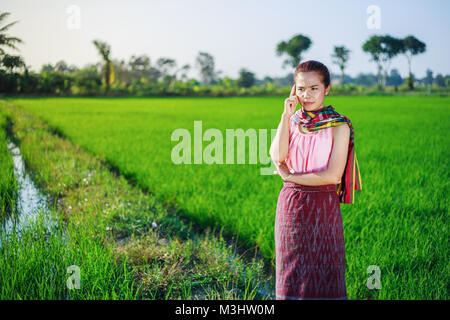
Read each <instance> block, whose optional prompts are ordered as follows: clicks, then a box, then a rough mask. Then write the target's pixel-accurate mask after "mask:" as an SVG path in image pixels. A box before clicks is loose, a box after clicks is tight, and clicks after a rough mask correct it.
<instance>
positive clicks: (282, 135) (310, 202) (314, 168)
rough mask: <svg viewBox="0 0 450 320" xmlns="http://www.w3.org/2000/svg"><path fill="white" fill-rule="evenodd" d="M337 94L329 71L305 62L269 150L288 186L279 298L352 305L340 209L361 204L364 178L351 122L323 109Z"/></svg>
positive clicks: (278, 240)
mask: <svg viewBox="0 0 450 320" xmlns="http://www.w3.org/2000/svg"><path fill="white" fill-rule="evenodd" d="M330 88H331V87H330V74H329V71H328V69H327V67H326V66H325V65H323V64H322V63H320V62H318V61H314V60H310V61H306V62H303V63H300V64H299V65H298V66H297V68H296V70H295V73H294V86H293V87H292V90H291V94H290V97H289V98H287V99H286V100H285V103H284V112H283V114H282V117H281V122H280V124H279V126H278V130H277V134H276V136H275V138H274V140H273V143H272V145H271V147H270V156H271V158H272V161H273V162H274V163H275V166H276V167H277V169H278V170H277V171H276V172H275V173H276V174H279V175H280V176H281V177H282V179H283V181H284V183H283V188H282V189H281V191H280V195H279V197H278V203H277V211H276V218H275V251H276V299H347V291H346V287H345V247H344V230H343V225H342V217H341V211H340V203H353V202H354V191H355V190H360V189H361V177H360V174H359V168H358V162H357V160H356V154H355V151H354V132H353V127H352V124H351V122H350V119H348V118H347V117H345V116H343V115H341V114H339V113H337V112H336V111H335V110H334V108H333V107H332V106H331V105H329V106H326V107H324V105H323V101H324V98H325V96H326V95H327V94H328V92H329V91H330ZM298 103H300V105H301V106H302V108H301V109H300V110H298V111H297V112H295V109H296V106H297V104H298Z"/></svg>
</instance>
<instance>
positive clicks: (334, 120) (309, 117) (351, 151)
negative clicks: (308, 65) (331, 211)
mask: <svg viewBox="0 0 450 320" xmlns="http://www.w3.org/2000/svg"><path fill="white" fill-rule="evenodd" d="M293 120H294V121H295V122H296V123H298V124H299V125H300V126H301V127H302V128H303V129H304V130H306V131H310V132H311V131H317V130H321V129H325V128H329V127H335V126H338V125H341V122H346V123H347V124H348V126H349V127H350V142H349V145H348V156H347V163H346V165H345V170H344V175H343V176H342V179H341V183H340V184H339V185H338V188H337V193H338V196H339V202H341V203H351V204H353V203H354V197H355V190H361V189H362V185H361V175H360V172H359V166H358V160H357V159H356V153H355V148H354V147H355V133H354V130H353V126H352V123H351V121H350V119H349V118H347V117H346V116H344V115H341V114H339V113H338V112H336V111H335V110H334V108H333V107H332V106H327V107H323V108H322V109H320V110H316V111H306V110H304V109H303V107H302V108H301V109H300V110H299V112H296V113H294V115H293Z"/></svg>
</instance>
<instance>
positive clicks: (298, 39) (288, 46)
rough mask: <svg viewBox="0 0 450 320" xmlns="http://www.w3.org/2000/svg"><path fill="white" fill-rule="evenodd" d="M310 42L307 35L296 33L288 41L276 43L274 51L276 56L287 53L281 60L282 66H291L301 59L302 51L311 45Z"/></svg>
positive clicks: (295, 65) (294, 65)
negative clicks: (286, 56)
mask: <svg viewBox="0 0 450 320" xmlns="http://www.w3.org/2000/svg"><path fill="white" fill-rule="evenodd" d="M311 44H312V42H311V39H309V38H308V37H307V36H304V35H302V34H298V35H296V36H294V37H292V38H291V39H290V40H289V41H288V42H285V41H282V42H280V43H278V45H277V48H276V53H277V55H278V56H281V55H282V54H287V55H288V58H286V59H285V60H284V61H283V68H285V66H286V65H289V66H291V67H293V68H295V67H297V65H298V64H299V63H300V61H302V53H303V51H306V50H308V49H309V47H310V46H311Z"/></svg>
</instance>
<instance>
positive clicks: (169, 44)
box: [0, 0, 450, 79]
mask: <svg viewBox="0 0 450 320" xmlns="http://www.w3.org/2000/svg"><path fill="white" fill-rule="evenodd" d="M373 6H375V11H373V10H371V9H370V8H372V7H373ZM0 11H7V12H11V15H10V16H9V17H8V20H6V22H4V24H2V26H3V25H5V24H6V23H9V22H13V21H16V20H19V22H18V23H17V24H16V25H14V26H13V27H11V28H10V29H9V30H8V34H9V35H12V36H16V37H18V38H20V39H22V40H23V41H24V44H19V45H18V48H19V49H20V52H18V54H20V55H21V56H22V57H23V58H24V59H25V62H26V64H27V66H29V67H31V69H32V70H34V71H39V70H40V68H41V66H42V65H43V64H47V63H51V64H55V63H56V62H57V61H60V60H64V61H66V63H68V64H69V65H76V66H78V67H82V66H84V65H86V64H88V63H96V62H98V61H100V59H101V58H100V56H99V55H98V52H97V51H96V49H95V47H94V45H93V44H92V41H93V40H94V39H100V40H102V41H106V42H107V43H109V44H110V45H111V52H112V58H113V59H124V60H126V61H128V59H129V58H130V57H131V56H132V55H142V54H146V55H148V56H149V57H150V60H151V63H155V62H156V60H157V59H158V58H160V57H167V58H172V59H175V60H176V62H177V65H178V67H181V66H182V65H184V64H190V65H191V66H192V67H194V64H195V58H196V56H197V55H198V53H199V52H200V51H202V52H208V53H209V54H211V55H212V56H213V57H214V59H215V65H216V70H221V71H222V74H221V76H229V77H232V78H236V77H238V74H239V70H240V69H241V68H246V69H247V70H249V71H252V72H254V73H255V75H256V77H257V78H260V79H262V78H264V77H265V76H271V77H284V76H286V75H287V74H288V73H291V72H293V68H291V67H286V68H283V66H282V65H283V61H284V59H285V57H284V56H281V57H280V56H277V55H276V47H277V44H278V43H279V42H281V41H288V40H289V39H290V38H291V37H293V36H295V35H297V34H303V35H306V36H308V37H309V38H310V39H311V40H312V45H311V47H310V48H309V49H308V50H307V51H305V52H304V53H303V55H302V60H310V59H313V60H318V61H321V62H323V63H324V64H325V65H327V66H328V68H329V69H330V71H331V72H332V73H340V70H339V68H338V66H337V65H335V64H333V63H332V58H331V54H332V52H333V47H334V46H337V45H344V46H346V47H347V48H348V49H350V50H351V52H350V60H349V62H348V66H347V68H346V74H348V75H351V76H353V77H354V76H356V75H357V74H359V73H360V72H364V73H368V72H371V73H374V74H375V73H376V70H377V69H376V65H375V63H374V62H371V61H370V56H369V55H368V54H367V53H365V52H363V51H362V48H361V47H362V44H363V43H364V42H365V41H366V40H367V39H369V38H370V36H372V35H375V34H376V35H384V34H389V35H391V36H393V37H397V38H404V37H406V36H407V35H414V36H415V37H416V38H418V39H419V40H421V41H422V42H425V43H426V45H427V50H426V52H425V53H423V54H420V55H417V56H415V57H414V58H413V60H412V72H413V73H414V74H415V75H416V77H424V76H425V75H426V70H427V69H428V68H429V69H431V70H432V71H433V73H434V75H436V74H438V73H441V74H443V75H445V74H450V62H449V59H448V56H447V54H448V53H447V54H445V52H449V50H450V40H449V39H450V37H449V30H450V19H449V18H450V1H448V0H429V1H422V0H407V1H404V0H379V1H375V0H370V1H366V0H345V1H344V0H314V1H312V0H308V1H304V0H297V1H289V0H277V1H266V0H227V1H217V0H145V1H144V0H142V1H140V0H127V1H125V0H89V1H87V0H39V1H35V0H2V4H1V8H0ZM377 23H378V25H377ZM9 52H10V53H14V52H13V51H9ZM16 54H17V53H16ZM391 68H397V69H398V70H399V72H400V74H401V75H402V76H404V77H406V76H407V73H408V64H407V60H406V57H405V56H403V55H399V56H398V57H396V58H394V59H393V60H392V64H391ZM188 75H189V76H193V77H198V72H197V70H195V69H193V70H192V71H191V72H190V73H189V74H188Z"/></svg>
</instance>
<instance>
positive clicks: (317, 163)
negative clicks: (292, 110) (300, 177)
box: [286, 110, 333, 174]
mask: <svg viewBox="0 0 450 320" xmlns="http://www.w3.org/2000/svg"><path fill="white" fill-rule="evenodd" d="M299 111H300V110H299ZM299 111H297V112H299ZM332 149H333V127H330V128H326V129H322V130H318V131H313V132H311V133H302V132H301V131H300V129H299V128H298V124H297V123H295V121H294V120H293V117H291V118H290V119H289V152H288V156H287V158H286V165H287V166H288V168H289V169H290V170H291V172H292V171H293V173H294V174H300V173H310V172H317V171H322V170H325V169H327V168H328V163H329V160H330V157H331V151H332Z"/></svg>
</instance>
